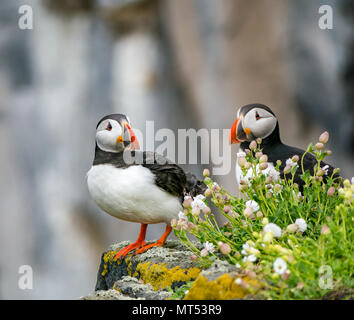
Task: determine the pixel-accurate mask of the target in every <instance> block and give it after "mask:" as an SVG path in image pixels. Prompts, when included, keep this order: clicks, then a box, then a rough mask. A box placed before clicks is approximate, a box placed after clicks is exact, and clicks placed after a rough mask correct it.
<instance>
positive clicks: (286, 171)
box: [284, 166, 291, 174]
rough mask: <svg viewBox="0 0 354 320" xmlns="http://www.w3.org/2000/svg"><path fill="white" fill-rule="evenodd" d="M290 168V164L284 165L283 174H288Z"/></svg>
mask: <svg viewBox="0 0 354 320" xmlns="http://www.w3.org/2000/svg"><path fill="white" fill-rule="evenodd" d="M290 170H291V167H290V166H285V168H284V173H285V174H288V173H290Z"/></svg>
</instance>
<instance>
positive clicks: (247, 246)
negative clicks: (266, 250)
mask: <svg viewBox="0 0 354 320" xmlns="http://www.w3.org/2000/svg"><path fill="white" fill-rule="evenodd" d="M252 245H254V243H253V242H251V244H250V243H249V242H246V243H244V244H243V245H242V249H243V250H242V251H241V253H242V254H243V255H244V256H247V255H249V251H250V250H251V249H254V247H253V246H252Z"/></svg>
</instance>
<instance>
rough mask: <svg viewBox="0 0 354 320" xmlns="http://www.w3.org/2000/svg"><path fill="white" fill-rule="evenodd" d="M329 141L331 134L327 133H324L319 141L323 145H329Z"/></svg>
mask: <svg viewBox="0 0 354 320" xmlns="http://www.w3.org/2000/svg"><path fill="white" fill-rule="evenodd" d="M328 139H329V133H328V132H327V131H325V132H323V133H322V134H321V135H320V138H319V139H318V140H319V141H320V142H321V143H327V142H328Z"/></svg>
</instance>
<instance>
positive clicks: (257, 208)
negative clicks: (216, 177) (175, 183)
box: [171, 132, 354, 299]
mask: <svg viewBox="0 0 354 320" xmlns="http://www.w3.org/2000/svg"><path fill="white" fill-rule="evenodd" d="M327 141H328V133H327V132H325V133H323V134H322V135H321V136H320V138H319V142H318V143H316V144H315V145H314V146H313V145H312V144H310V145H309V147H308V148H307V150H306V152H305V154H306V153H312V154H313V155H314V156H315V157H316V160H317V163H316V165H315V166H314V168H313V171H312V172H310V171H309V170H307V171H305V170H304V165H303V163H304V157H305V154H304V155H303V156H302V157H301V158H299V156H298V155H294V156H293V157H292V158H290V159H288V160H287V161H286V164H285V166H284V167H283V170H280V167H281V165H282V164H281V162H280V161H277V163H276V166H275V167H274V168H268V165H267V160H268V158H267V155H265V154H263V153H262V150H261V139H257V141H252V142H251V143H250V146H249V149H247V150H246V151H245V153H239V154H238V164H239V166H240V167H241V168H242V171H243V173H244V175H245V176H246V174H247V172H251V173H252V174H251V175H250V174H248V175H247V178H245V179H243V180H241V182H240V192H241V197H234V196H232V195H231V194H230V193H229V192H228V191H227V190H225V188H223V187H221V186H219V185H218V184H217V183H216V182H214V181H213V180H212V179H211V178H210V173H209V170H207V169H206V170H204V172H203V175H204V177H205V179H204V183H205V184H206V185H207V186H208V188H207V190H206V191H205V193H204V195H198V196H196V197H195V198H192V197H189V196H187V197H186V198H185V200H184V203H183V206H184V210H183V212H180V214H179V219H178V220H177V219H173V220H172V222H171V224H172V227H173V228H174V233H175V234H176V236H177V237H178V238H179V239H180V240H181V241H182V242H183V243H184V244H185V245H186V246H188V247H189V248H190V249H191V250H192V251H193V252H194V255H193V257H192V259H199V261H200V263H202V264H209V263H211V262H212V261H214V260H215V259H216V258H219V259H224V260H226V261H228V262H229V263H230V264H233V265H235V266H236V267H238V268H240V271H242V272H246V273H247V274H252V275H254V276H257V277H258V278H259V279H262V281H263V283H264V284H263V285H262V288H263V289H262V292H258V293H257V294H259V295H261V296H264V297H265V298H272V299H304V298H306V299H308V298H319V297H323V296H325V295H326V294H328V293H329V292H336V290H337V292H338V291H340V290H342V289H345V290H348V289H349V290H352V289H353V272H352V269H353V255H352V252H353V219H354V218H353V212H354V200H353V192H354V184H353V183H354V181H353V179H352V181H351V182H350V181H349V180H344V181H343V179H342V178H341V177H339V175H338V173H339V169H335V170H334V171H333V172H332V173H331V174H329V173H328V171H329V170H328V166H323V167H321V165H322V160H323V159H324V158H325V157H326V156H327V155H330V154H331V152H330V151H329V150H327V151H324V150H323V149H324V145H325V143H326V142H327ZM281 172H282V173H281ZM298 172H300V178H301V179H302V181H303V188H301V187H300V186H299V185H298V184H297V183H296V182H294V178H295V174H297V173H298ZM211 206H213V207H214V209H213V211H218V212H219V213H220V214H221V215H223V216H224V220H225V223H224V224H223V225H222V226H220V225H219V224H218V223H217V221H216V219H215V215H214V214H213V213H212V210H211V208H210V207H211ZM191 235H193V236H194V237H195V238H196V239H197V240H198V241H199V242H200V245H199V246H198V245H195V242H193V241H191V237H190V236H191ZM351 292H352V291H351ZM255 294H256V293H255Z"/></svg>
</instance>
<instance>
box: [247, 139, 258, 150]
mask: <svg viewBox="0 0 354 320" xmlns="http://www.w3.org/2000/svg"><path fill="white" fill-rule="evenodd" d="M249 148H250V149H251V150H256V149H257V142H256V141H254V140H253V141H252V142H251V143H250V146H249Z"/></svg>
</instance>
